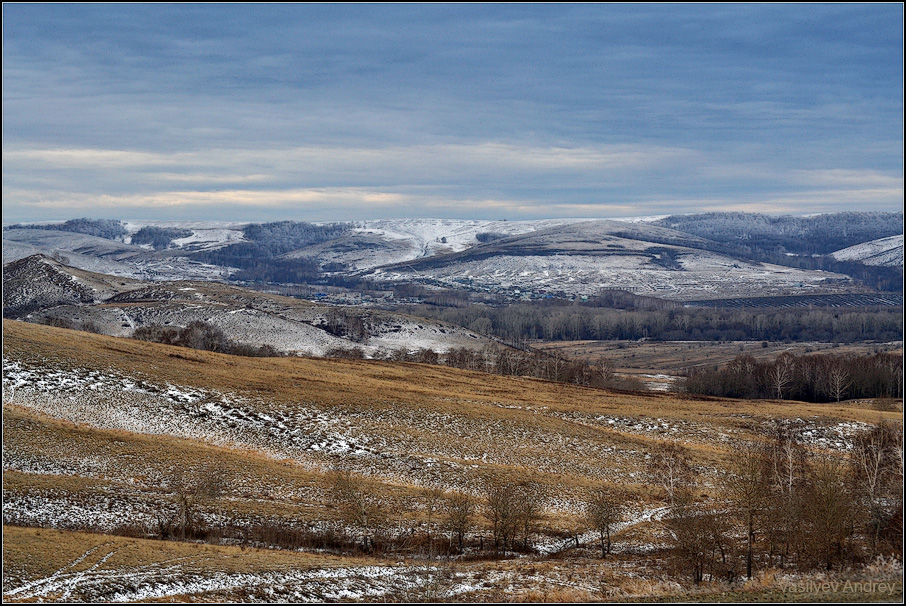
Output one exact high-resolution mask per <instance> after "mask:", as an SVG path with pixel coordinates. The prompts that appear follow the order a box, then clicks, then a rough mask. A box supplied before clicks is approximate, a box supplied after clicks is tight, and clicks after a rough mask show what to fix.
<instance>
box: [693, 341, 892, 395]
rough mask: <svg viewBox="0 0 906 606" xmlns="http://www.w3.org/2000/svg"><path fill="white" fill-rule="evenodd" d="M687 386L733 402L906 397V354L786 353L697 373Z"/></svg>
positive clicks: (744, 357)
mask: <svg viewBox="0 0 906 606" xmlns="http://www.w3.org/2000/svg"><path fill="white" fill-rule="evenodd" d="M681 388H682V389H683V390H684V391H686V392H689V393H697V394H703V395H709V396H721V397H729V398H748V399H755V398H776V399H781V400H782V399H795V400H802V401H806V402H839V401H840V400H842V399H844V398H901V397H903V356H902V354H895V353H878V354H873V355H865V356H855V355H849V356H837V355H826V354H821V355H803V356H795V355H792V354H789V353H783V354H780V355H779V356H777V358H775V359H774V360H765V361H759V360H757V359H756V358H754V357H753V356H751V355H742V356H737V357H736V358H734V359H733V360H732V361H731V362H730V363H729V364H727V365H726V366H723V367H722V368H718V369H701V368H699V369H695V370H692V371H690V372H689V373H688V374H687V376H686V377H685V378H684V380H683V382H682V385H681Z"/></svg>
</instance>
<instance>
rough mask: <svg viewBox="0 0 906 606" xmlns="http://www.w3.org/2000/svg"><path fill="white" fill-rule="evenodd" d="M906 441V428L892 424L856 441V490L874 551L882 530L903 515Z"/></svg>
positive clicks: (859, 437)
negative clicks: (904, 446)
mask: <svg viewBox="0 0 906 606" xmlns="http://www.w3.org/2000/svg"><path fill="white" fill-rule="evenodd" d="M902 440H903V430H902V428H901V427H896V426H894V425H893V424H891V423H881V424H880V425H878V426H876V427H873V428H871V429H868V430H865V431H862V432H860V433H858V434H856V436H855V437H854V439H853V449H852V455H851V458H850V461H851V465H852V472H853V479H854V486H855V489H856V491H857V497H858V500H859V502H860V504H861V505H862V509H863V511H864V515H865V518H866V522H867V529H866V530H867V533H868V536H869V538H870V541H871V547H872V550H874V551H876V550H877V545H878V540H879V538H880V535H881V533H882V530H883V529H885V528H887V527H888V526H889V525H890V521H891V519H892V518H894V517H896V516H898V515H901V514H902V450H901V445H902Z"/></svg>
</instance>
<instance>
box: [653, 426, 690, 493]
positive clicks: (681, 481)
mask: <svg viewBox="0 0 906 606" xmlns="http://www.w3.org/2000/svg"><path fill="white" fill-rule="evenodd" d="M649 470H650V472H651V473H652V475H654V477H655V478H656V480H657V482H658V484H660V485H661V486H662V487H663V488H664V490H665V491H666V493H667V499H668V501H669V502H670V504H671V505H673V504H674V503H675V500H676V494H677V492H678V491H679V490H681V489H682V488H683V487H685V486H687V485H688V484H689V482H690V481H691V480H692V476H693V472H692V464H691V463H690V461H689V451H688V449H686V447H685V446H682V445H681V444H678V443H676V442H662V443H661V444H660V445H658V446H657V447H656V448H655V449H654V451H653V452H652V454H651V462H650V467H649Z"/></svg>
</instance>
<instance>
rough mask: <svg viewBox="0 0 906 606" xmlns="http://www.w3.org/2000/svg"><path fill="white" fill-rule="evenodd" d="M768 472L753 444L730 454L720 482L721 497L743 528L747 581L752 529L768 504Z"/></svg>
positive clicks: (749, 575)
mask: <svg viewBox="0 0 906 606" xmlns="http://www.w3.org/2000/svg"><path fill="white" fill-rule="evenodd" d="M768 470H769V467H768V465H767V461H766V460H765V457H764V451H763V449H762V448H760V447H757V446H755V445H752V444H746V445H741V446H738V447H737V448H735V449H733V451H732V452H731V459H730V468H729V473H728V474H727V475H726V476H724V479H723V483H722V484H723V494H724V495H725V496H726V498H728V499H729V500H730V502H731V503H733V506H734V508H735V509H736V512H737V514H738V515H739V517H740V518H741V520H742V522H743V524H744V525H745V528H746V578H748V579H751V578H752V559H753V551H754V545H755V529H756V524H757V523H758V521H759V517H760V516H761V513H762V512H763V510H764V508H765V507H766V506H767V504H768V495H769V492H768V486H769V483H768Z"/></svg>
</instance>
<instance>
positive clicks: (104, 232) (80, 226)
mask: <svg viewBox="0 0 906 606" xmlns="http://www.w3.org/2000/svg"><path fill="white" fill-rule="evenodd" d="M3 229H50V230H55V231H71V232H74V233H77V234H85V235H88V236H97V237H98V238H107V239H108V240H116V239H117V238H120V237H122V236H124V235H126V228H125V226H123V223H122V221H114V220H112V219H84V218H83V219H70V220H69V221H65V222H63V223H47V224H40V225H32V224H29V225H21V224H18V223H17V224H16V225H10V226H9V227H4V228H3Z"/></svg>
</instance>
